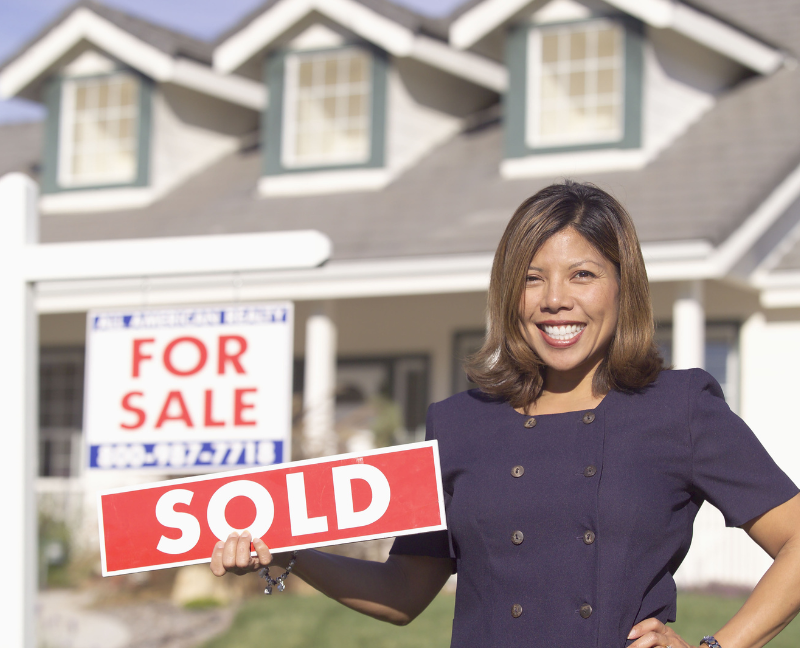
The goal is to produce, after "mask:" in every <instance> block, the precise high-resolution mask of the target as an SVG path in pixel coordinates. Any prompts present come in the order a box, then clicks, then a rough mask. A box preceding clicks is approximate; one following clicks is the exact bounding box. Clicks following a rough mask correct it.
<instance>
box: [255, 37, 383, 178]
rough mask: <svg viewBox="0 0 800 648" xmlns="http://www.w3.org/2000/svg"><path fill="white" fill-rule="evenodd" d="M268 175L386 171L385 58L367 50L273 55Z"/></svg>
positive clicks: (267, 135)
mask: <svg viewBox="0 0 800 648" xmlns="http://www.w3.org/2000/svg"><path fill="white" fill-rule="evenodd" d="M266 70H267V72H266V75H267V79H266V80H267V84H268V86H269V97H270V102H269V107H268V108H267V114H266V128H265V129H264V130H263V132H264V135H265V139H264V142H263V143H264V148H265V157H264V172H265V175H266V176H275V175H281V174H287V173H307V172H310V171H334V170H346V169H359V168H361V169H363V168H375V167H382V166H383V165H384V141H385V138H386V135H385V123H386V115H385V112H386V58H385V55H384V54H383V53H382V52H380V51H378V50H375V49H373V48H370V47H368V46H366V45H358V46H356V45H344V46H342V47H333V48H329V49H321V50H311V51H293V50H285V51H282V52H276V53H275V54H273V55H272V56H271V57H270V59H269V61H268V64H267V66H266Z"/></svg>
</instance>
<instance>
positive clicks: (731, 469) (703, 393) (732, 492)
mask: <svg viewBox="0 0 800 648" xmlns="http://www.w3.org/2000/svg"><path fill="white" fill-rule="evenodd" d="M690 374H691V380H690V385H689V433H690V436H691V443H692V484H693V487H694V488H695V489H696V490H697V492H698V493H699V494H700V495H701V496H702V497H703V498H704V499H707V500H708V501H709V502H711V504H713V505H714V506H716V507H717V508H718V509H719V510H720V511H721V512H722V514H723V515H724V516H725V524H726V525H727V526H729V527H734V526H741V525H743V524H745V523H746V522H748V521H750V520H752V519H753V518H755V517H758V516H759V515H761V514H763V513H766V512H767V511H769V510H771V509H773V508H775V507H776V506H778V505H780V504H783V503H784V502H786V501H788V500H789V499H791V498H792V497H794V496H795V495H796V494H797V492H798V488H797V486H796V485H795V484H794V482H793V481H792V480H791V479H789V477H788V476H787V475H786V473H784V472H783V471H782V470H781V469H780V468H779V467H778V465H777V464H776V463H775V461H774V460H773V459H772V457H770V456H769V454H768V453H767V451H766V450H765V449H764V446H762V445H761V442H760V441H759V440H758V439H757V438H756V435H755V434H754V433H753V431H752V430H751V429H750V428H749V427H748V426H747V425H746V424H745V422H744V421H742V419H740V418H739V417H738V416H736V414H734V413H733V412H731V410H730V408H729V407H728V405H727V403H726V402H725V398H724V396H723V394H722V389H721V388H720V386H719V384H718V383H717V381H716V380H714V378H713V377H712V376H711V375H710V374H708V373H706V372H705V371H702V370H699V369H697V370H692V371H691V372H690Z"/></svg>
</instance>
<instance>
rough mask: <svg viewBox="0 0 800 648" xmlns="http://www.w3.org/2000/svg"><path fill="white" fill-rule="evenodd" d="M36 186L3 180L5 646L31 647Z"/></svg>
mask: <svg viewBox="0 0 800 648" xmlns="http://www.w3.org/2000/svg"><path fill="white" fill-rule="evenodd" d="M37 196H38V190H37V187H36V184H35V183H34V182H33V180H31V179H30V178H28V177H27V176H25V175H22V174H20V173H14V174H10V175H7V176H5V177H3V178H2V179H0V304H2V305H3V311H4V312H3V316H2V318H0V341H1V344H2V349H3V350H2V354H0V358H2V367H1V369H2V371H0V411H1V412H2V413H3V430H4V433H3V446H2V447H3V458H4V461H3V469H2V470H0V488H2V492H3V494H4V504H3V516H4V519H3V530H4V532H3V533H1V534H0V555H2V556H5V558H6V560H5V569H4V572H3V584H4V585H3V589H2V592H3V593H2V598H0V620H1V621H2V626H3V640H2V643H3V645H4V646H9V647H10V648H34V647H35V646H36V637H35V619H34V605H35V603H36V562H37V561H36V557H37V554H38V544H39V543H38V537H37V531H36V499H35V496H34V492H33V488H34V475H35V474H36V465H37V453H36V441H37V437H38V429H37V428H38V412H37V410H38V407H37V404H38V394H37V387H38V366H39V334H38V320H37V317H36V312H35V310H34V303H33V284H30V283H27V282H26V281H25V277H24V274H23V266H24V255H25V245H26V244H32V243H36V241H37V239H38V215H37V212H36V201H37Z"/></svg>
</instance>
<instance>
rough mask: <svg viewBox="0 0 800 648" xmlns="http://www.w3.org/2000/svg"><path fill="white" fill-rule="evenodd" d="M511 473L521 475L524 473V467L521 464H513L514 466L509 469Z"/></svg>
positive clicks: (516, 475) (515, 475)
mask: <svg viewBox="0 0 800 648" xmlns="http://www.w3.org/2000/svg"><path fill="white" fill-rule="evenodd" d="M511 474H512V475H513V476H514V477H522V475H524V474H525V468H523V467H522V466H514V467H513V468H512V469H511Z"/></svg>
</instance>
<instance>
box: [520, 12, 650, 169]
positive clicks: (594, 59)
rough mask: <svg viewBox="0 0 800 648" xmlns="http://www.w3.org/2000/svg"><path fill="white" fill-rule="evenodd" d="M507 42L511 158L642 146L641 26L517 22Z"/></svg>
mask: <svg viewBox="0 0 800 648" xmlns="http://www.w3.org/2000/svg"><path fill="white" fill-rule="evenodd" d="M507 43H508V55H507V57H508V67H509V72H510V83H509V92H508V97H507V102H506V110H507V112H506V127H507V132H506V157H507V158H525V157H529V156H540V155H542V154H558V153H567V152H578V151H591V150H596V151H600V150H603V149H605V150H608V149H634V148H638V147H639V146H640V144H641V138H642V133H641V130H642V120H641V104H642V74H643V69H642V68H643V66H642V25H641V23H639V22H638V21H635V20H632V19H628V18H626V17H622V16H619V17H616V16H615V17H613V18H609V17H602V18H590V19H587V20H577V21H573V22H563V23H557V24H527V25H519V26H517V27H515V28H514V29H513V30H512V31H511V33H510V34H509V37H508V41H507Z"/></svg>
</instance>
